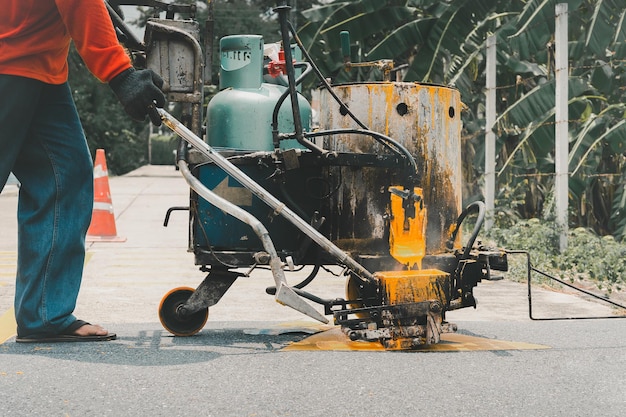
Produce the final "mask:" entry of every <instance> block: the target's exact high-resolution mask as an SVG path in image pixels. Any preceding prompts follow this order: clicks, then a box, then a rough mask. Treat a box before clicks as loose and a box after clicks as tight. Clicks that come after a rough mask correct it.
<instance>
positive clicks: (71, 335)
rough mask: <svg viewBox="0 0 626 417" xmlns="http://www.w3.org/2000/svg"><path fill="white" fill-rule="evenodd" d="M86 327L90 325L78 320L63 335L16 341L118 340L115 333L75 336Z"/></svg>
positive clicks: (35, 336) (18, 340)
mask: <svg viewBox="0 0 626 417" xmlns="http://www.w3.org/2000/svg"><path fill="white" fill-rule="evenodd" d="M85 325H90V323H87V322H86V321H83V320H76V321H75V322H74V323H72V324H70V325H69V327H68V328H67V329H65V330H64V331H63V332H62V333H59V334H52V335H43V336H41V335H34V336H25V337H20V336H19V335H18V336H17V338H16V339H15V341H16V342H18V343H64V342H106V341H109V340H115V339H117V335H116V334H115V333H107V334H105V335H96V334H92V335H86V336H79V335H77V334H75V332H76V330H78V329H80V328H81V327H83V326H85Z"/></svg>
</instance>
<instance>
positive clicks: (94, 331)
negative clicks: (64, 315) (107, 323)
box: [74, 324, 109, 336]
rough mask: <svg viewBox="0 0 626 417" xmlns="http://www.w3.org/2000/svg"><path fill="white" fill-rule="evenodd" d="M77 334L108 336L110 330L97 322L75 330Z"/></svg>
mask: <svg viewBox="0 0 626 417" xmlns="http://www.w3.org/2000/svg"><path fill="white" fill-rule="evenodd" d="M74 334H75V335H76V336H106V335H107V334H109V331H108V330H106V329H104V328H103V327H102V326H100V325H97V324H85V325H83V326H80V327H79V328H78V329H76V331H74Z"/></svg>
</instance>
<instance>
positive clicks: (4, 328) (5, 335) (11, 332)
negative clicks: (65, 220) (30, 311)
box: [0, 252, 93, 345]
mask: <svg viewBox="0 0 626 417" xmlns="http://www.w3.org/2000/svg"><path fill="white" fill-rule="evenodd" d="M10 253H12V254H13V256H15V255H14V254H15V252H0V256H3V255H6V254H10ZM92 256H93V253H90V252H87V253H86V254H85V264H87V263H88V262H89V261H90V260H91V257H92ZM13 277H15V273H14V274H13ZM7 285H9V284H8V283H6V282H0V287H4V286H7ZM16 334H17V324H16V323H15V311H14V310H13V308H10V309H9V310H8V311H6V312H5V313H4V314H2V316H0V345H1V344H3V343H4V342H6V341H7V340H9V339H10V338H12V337H13V336H15V335H16Z"/></svg>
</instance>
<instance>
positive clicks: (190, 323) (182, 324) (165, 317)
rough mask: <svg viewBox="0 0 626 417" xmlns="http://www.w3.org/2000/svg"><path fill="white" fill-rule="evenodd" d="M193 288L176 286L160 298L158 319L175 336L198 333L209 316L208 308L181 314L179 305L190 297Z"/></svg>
mask: <svg viewBox="0 0 626 417" xmlns="http://www.w3.org/2000/svg"><path fill="white" fill-rule="evenodd" d="M193 292H194V289H193V288H189V287H178V288H174V289H173V290H171V291H169V292H168V293H167V294H165V296H164V297H163V298H162V299H161V304H160V305H159V320H161V324H162V325H163V327H164V328H165V329H166V330H167V331H168V332H170V333H172V334H173V335H175V336H193V335H194V334H196V333H198V332H199V331H200V330H202V328H203V327H204V325H205V324H206V321H207V319H208V318H209V309H208V308H205V309H202V310H200V311H197V312H195V313H193V314H189V315H182V314H181V312H180V307H181V306H182V305H183V304H185V302H186V301H187V300H188V299H189V297H191V294H193Z"/></svg>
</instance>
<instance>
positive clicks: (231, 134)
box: [207, 35, 311, 151]
mask: <svg viewBox="0 0 626 417" xmlns="http://www.w3.org/2000/svg"><path fill="white" fill-rule="evenodd" d="M263 46H264V44H263V37H262V36H259V35H233V36H226V37H224V38H222V39H221V40H220V92H219V93H217V94H216V95H215V97H213V99H211V101H210V102H209V105H208V107H207V142H208V143H209V145H211V146H212V147H215V148H226V149H232V150H242V151H272V150H274V144H273V140H272V114H273V112H274V107H275V105H276V103H277V102H278V99H279V97H280V96H281V94H282V93H283V92H284V91H285V90H286V87H284V86H281V85H276V84H269V83H264V82H263V59H264V57H263ZM298 103H299V107H300V114H301V119H302V124H303V126H302V129H303V131H307V130H309V128H310V120H311V105H310V104H309V102H308V101H307V100H306V99H305V98H304V97H302V96H300V95H299V97H298ZM278 130H279V132H281V133H289V132H295V127H294V123H293V115H292V111H291V101H290V99H289V98H287V99H286V100H285V101H284V102H283V104H282V105H281V107H280V111H279V116H278ZM295 147H298V148H302V146H301V145H300V144H299V143H298V142H297V141H295V140H288V141H282V142H281V144H280V148H281V149H287V148H295Z"/></svg>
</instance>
